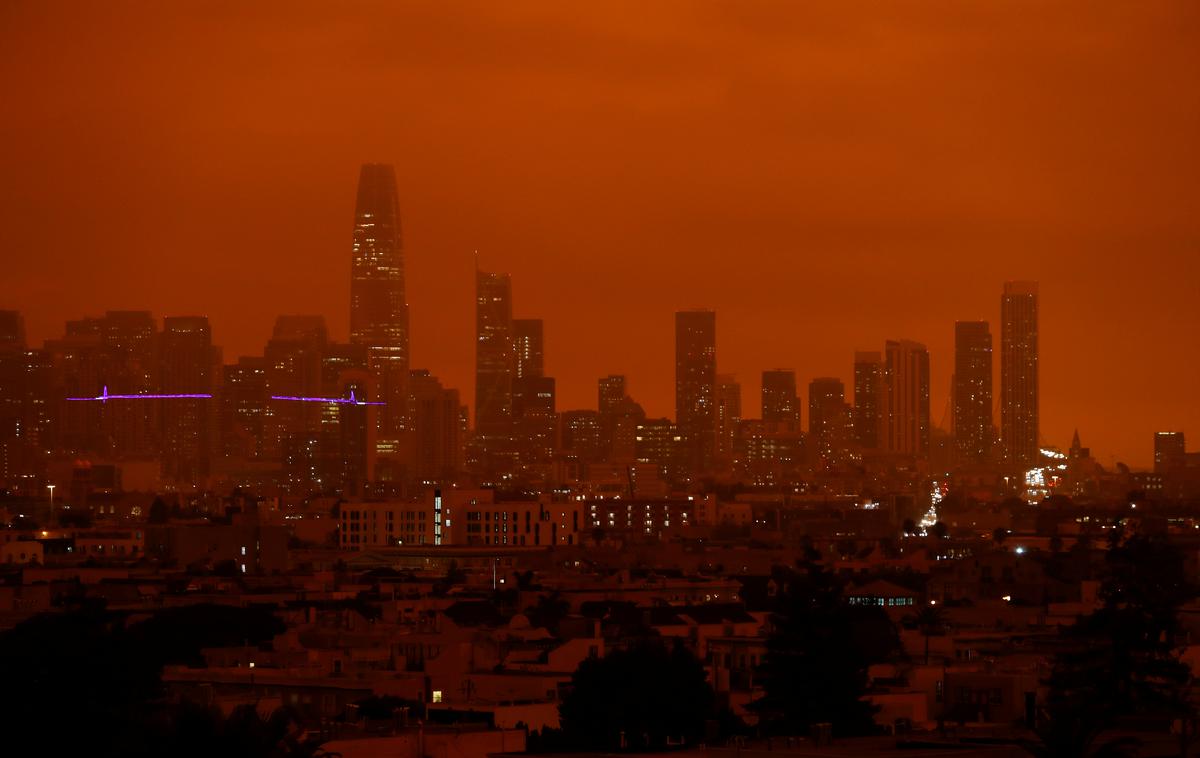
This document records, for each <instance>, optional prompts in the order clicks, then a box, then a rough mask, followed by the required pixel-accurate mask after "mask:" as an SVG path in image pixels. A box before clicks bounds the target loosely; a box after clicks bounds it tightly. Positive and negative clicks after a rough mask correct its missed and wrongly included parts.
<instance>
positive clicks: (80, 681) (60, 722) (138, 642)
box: [0, 604, 284, 758]
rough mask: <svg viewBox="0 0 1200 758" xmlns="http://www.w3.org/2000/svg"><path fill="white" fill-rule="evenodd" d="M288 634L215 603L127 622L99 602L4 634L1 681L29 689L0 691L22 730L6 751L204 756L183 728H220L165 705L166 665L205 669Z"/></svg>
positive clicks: (194, 712) (247, 611) (0, 701)
mask: <svg viewBox="0 0 1200 758" xmlns="http://www.w3.org/2000/svg"><path fill="white" fill-rule="evenodd" d="M283 628H284V627H283V624H282V622H280V621H278V620H277V619H276V618H275V617H274V616H273V614H271V613H270V612H269V611H265V610H260V609H254V608H237V607H233V606H211V605H195V606H189V607H185V608H175V609H167V610H162V611H159V612H158V613H156V614H154V615H153V616H151V617H150V618H149V619H147V620H145V621H143V622H141V623H136V624H129V623H127V619H126V618H125V616H124V615H123V614H120V613H115V612H110V611H106V610H104V609H103V608H100V607H97V606H96V605H94V604H93V605H86V606H84V607H83V608H82V609H80V610H73V611H68V612H63V613H58V614H53V615H43V616H36V617H34V618H32V619H30V620H28V621H25V622H23V623H21V624H18V625H17V626H16V627H14V628H13V629H11V630H9V631H7V632H5V633H4V634H3V635H2V636H0V680H3V681H5V682H10V683H11V682H20V683H21V685H20V686H19V687H17V686H12V687H4V688H0V712H2V713H4V714H5V718H6V719H8V720H9V723H12V724H21V725H22V728H21V729H14V730H11V732H10V735H9V739H10V741H9V743H8V744H7V745H6V752H11V753H12V754H13V755H20V754H28V755H89V756H101V757H107V756H113V757H114V758H115V757H116V756H121V757H122V758H124V757H126V756H133V757H134V758H137V757H139V756H157V755H197V754H198V753H195V752H193V751H191V749H190V748H189V747H188V746H189V745H192V744H193V743H192V742H189V741H188V740H184V739H180V738H179V734H180V732H179V730H180V729H182V728H183V727H184V726H185V725H189V724H190V725H193V726H195V728H196V729H207V730H209V731H211V730H212V729H218V730H219V729H220V728H221V727H219V726H213V724H214V723H215V722H214V721H213V719H214V718H215V717H214V716H212V715H211V714H207V715H206V712H204V710H203V709H196V708H194V707H188V706H186V705H175V704H170V703H167V702H166V701H165V700H164V699H163V697H162V696H163V686H162V680H161V675H162V667H163V666H164V665H166V664H194V663H199V662H200V661H201V660H202V658H201V654H200V651H201V649H202V648H205V647H216V646H228V645H241V644H246V643H250V644H256V643H259V642H263V641H266V640H269V639H270V638H271V636H273V635H274V634H277V633H279V632H281V631H282V630H283ZM47 703H53V704H54V707H53V708H48V707H46V704H47ZM68 724H69V728H65V727H66V725H68ZM188 728H191V727H188ZM22 741H28V742H29V743H30V744H23V742H22ZM173 746H174V747H178V748H179V749H174V747H173ZM208 754H209V755H253V754H261V753H255V752H253V751H244V750H240V749H237V750H235V749H232V748H230V749H227V750H217V749H214V750H213V751H211V752H209V753H208Z"/></svg>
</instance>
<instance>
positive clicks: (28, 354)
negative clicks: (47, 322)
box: [0, 338, 93, 485]
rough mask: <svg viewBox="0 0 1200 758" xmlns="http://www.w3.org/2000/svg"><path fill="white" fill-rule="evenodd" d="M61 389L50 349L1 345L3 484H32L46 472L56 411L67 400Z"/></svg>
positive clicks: (0, 460) (13, 342)
mask: <svg viewBox="0 0 1200 758" xmlns="http://www.w3.org/2000/svg"><path fill="white" fill-rule="evenodd" d="M58 393H59V390H58V389H57V388H56V387H55V382H54V363H53V356H52V355H51V354H50V353H49V352H48V351H46V350H28V349H24V348H23V338H22V339H20V340H12V339H10V340H7V341H6V343H5V346H0V482H7V483H9V484H12V485H19V484H21V483H28V482H29V481H30V479H31V477H34V476H37V475H39V474H40V473H41V472H42V470H43V465H44V458H45V455H46V452H47V451H48V449H49V448H50V447H52V445H53V440H52V431H53V427H52V423H53V422H54V421H55V420H56V417H57V415H58V414H57V413H56V411H58V410H59V409H60V408H61V407H62V406H63V405H66V404H67V403H65V402H64V401H63V400H62V396H61V395H59V394H58ZM70 405H93V403H70Z"/></svg>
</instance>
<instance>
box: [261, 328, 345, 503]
mask: <svg viewBox="0 0 1200 758" xmlns="http://www.w3.org/2000/svg"><path fill="white" fill-rule="evenodd" d="M328 341H329V335H328V332H327V330H326V329H325V318H324V317H323V316H280V317H279V318H277V319H276V320H275V329H274V331H273V332H272V334H271V339H270V340H269V341H268V342H267V346H266V348H265V349H264V350H263V358H264V359H265V361H266V384H267V396H268V397H270V396H272V395H279V396H284V397H320V396H321V392H322V391H323V390H324V384H323V381H322V380H323V378H324V377H323V372H322V356H323V355H324V354H325V346H326V344H327V343H328ZM327 410H328V409H327V408H326V407H325V406H324V405H323V404H322V403H297V402H287V401H271V402H268V404H267V410H266V415H265V417H264V423H263V427H264V434H263V456H264V457H265V458H267V459H269V460H281V459H282V458H283V456H284V455H285V448H286V447H288V446H289V445H292V444H293V443H292V442H291V441H290V440H293V439H294V440H296V442H295V446H296V447H297V451H299V452H295V453H293V454H292V458H293V460H296V461H300V463H297V465H296V466H295V467H294V469H293V472H294V476H293V478H292V484H293V486H296V487H300V488H303V487H305V486H306V485H307V483H308V482H310V481H312V480H315V479H316V478H318V477H317V476H316V475H315V474H312V476H310V473H311V472H313V471H314V470H315V468H316V466H317V463H316V459H315V448H316V444H317V443H316V441H315V440H316V436H317V434H318V432H319V430H320V425H321V418H322V416H323V415H324V414H325V413H326V412H327ZM309 449H312V450H313V453H312V455H311V456H310V455H308V453H307V451H308V450H309ZM310 459H311V460H310ZM301 473H303V476H301Z"/></svg>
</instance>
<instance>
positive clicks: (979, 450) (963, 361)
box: [952, 321, 992, 463]
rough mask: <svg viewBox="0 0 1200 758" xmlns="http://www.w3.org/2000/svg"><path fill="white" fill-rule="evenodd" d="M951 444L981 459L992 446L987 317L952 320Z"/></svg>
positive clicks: (965, 458) (964, 458) (961, 455)
mask: <svg viewBox="0 0 1200 758" xmlns="http://www.w3.org/2000/svg"><path fill="white" fill-rule="evenodd" d="M952 392H953V414H954V447H955V450H956V452H957V457H958V460H959V461H960V462H964V463H981V462H982V461H983V460H984V459H985V458H987V455H988V453H989V452H990V450H991V447H992V333H991V331H990V330H989V329H988V323H987V322H986V321H959V322H956V323H955V324H954V387H953V389H952Z"/></svg>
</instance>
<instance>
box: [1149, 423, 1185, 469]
mask: <svg viewBox="0 0 1200 758" xmlns="http://www.w3.org/2000/svg"><path fill="white" fill-rule="evenodd" d="M1186 462H1187V443H1186V442H1185V441H1184V436H1183V432H1155V433H1154V473H1156V474H1169V473H1171V472H1173V471H1177V470H1178V469H1181V468H1183V467H1184V466H1185V465H1186Z"/></svg>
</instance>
